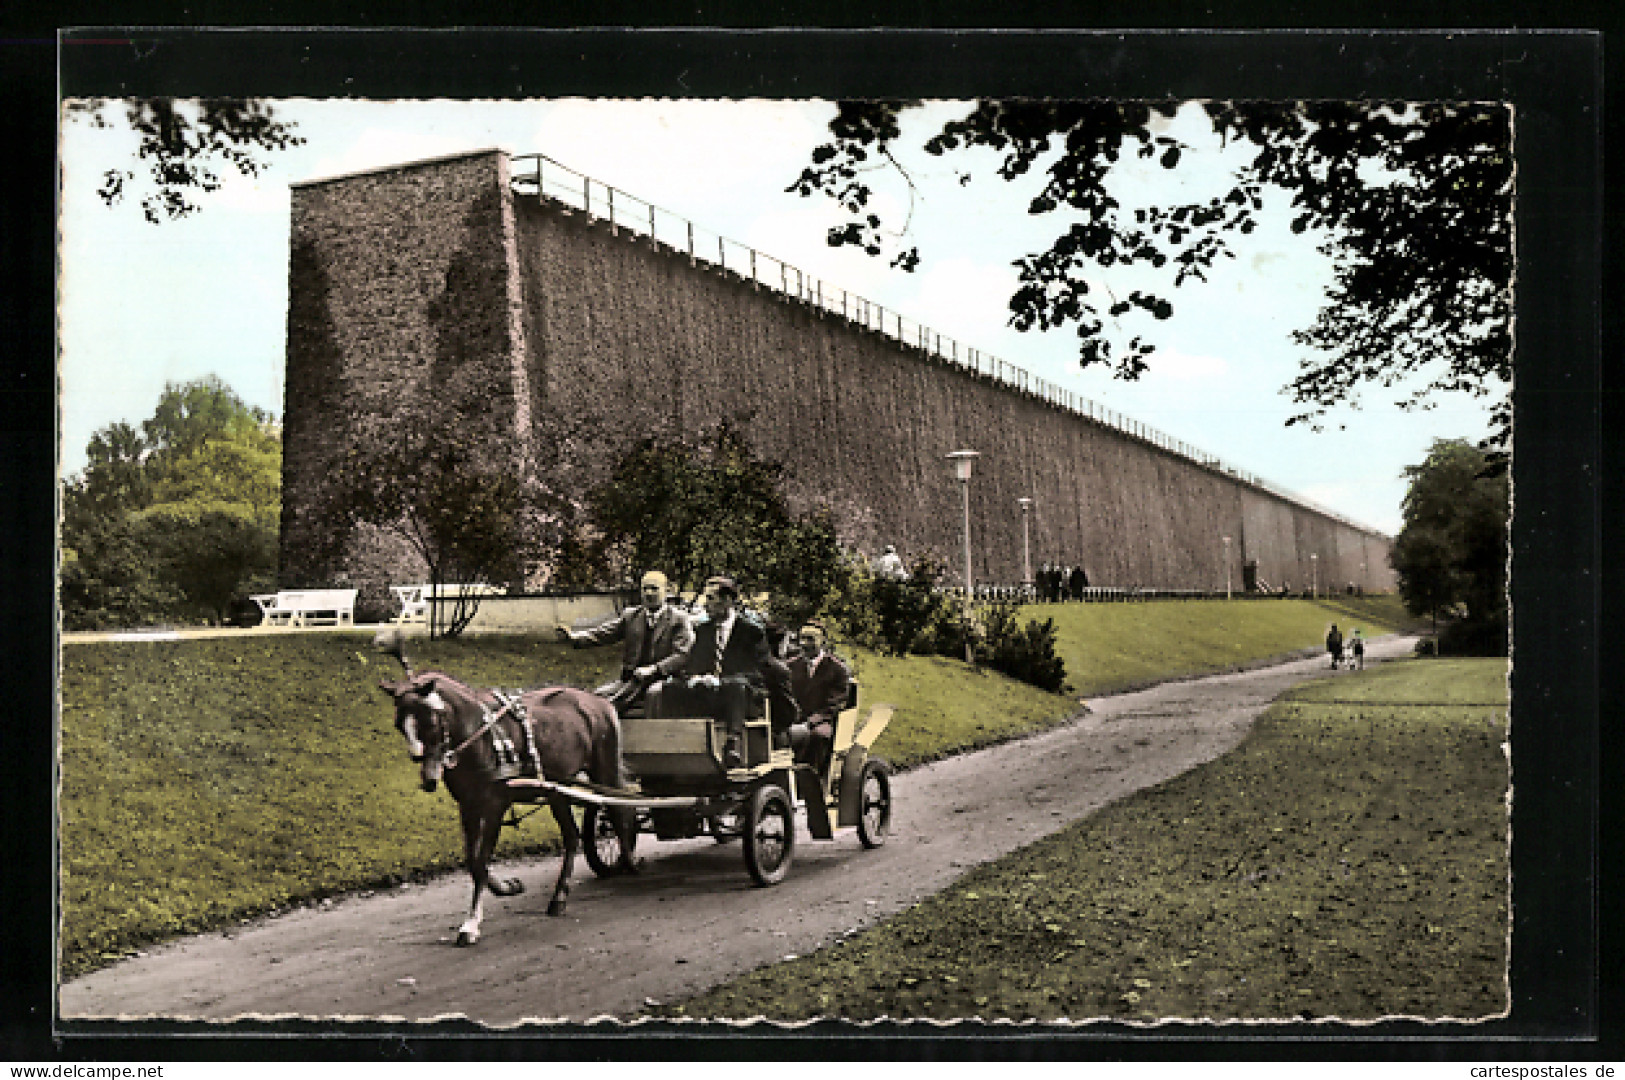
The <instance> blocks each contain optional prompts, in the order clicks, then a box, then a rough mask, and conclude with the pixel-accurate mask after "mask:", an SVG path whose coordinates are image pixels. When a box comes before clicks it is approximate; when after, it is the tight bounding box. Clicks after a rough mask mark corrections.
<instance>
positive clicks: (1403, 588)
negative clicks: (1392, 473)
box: [1390, 439, 1509, 655]
mask: <svg viewBox="0 0 1625 1080" xmlns="http://www.w3.org/2000/svg"><path fill="white" fill-rule="evenodd" d="M1405 472H1406V474H1407V475H1408V476H1409V477H1410V478H1411V486H1410V490H1409V491H1407V492H1406V494H1405V502H1404V504H1403V507H1402V509H1403V512H1404V518H1405V525H1404V528H1402V529H1401V530H1400V532H1399V535H1398V536H1397V537H1395V539H1394V547H1393V552H1392V554H1391V555H1390V561H1391V562H1392V564H1393V567H1394V570H1395V572H1396V573H1397V574H1398V576H1399V594H1400V596H1401V597H1402V598H1403V599H1404V601H1405V606H1406V608H1407V609H1408V610H1409V611H1410V612H1411V614H1413V615H1418V616H1430V617H1431V618H1432V619H1433V621H1434V623H1435V625H1437V624H1438V622H1439V620H1440V618H1441V616H1442V617H1444V619H1445V620H1446V623H1447V625H1446V626H1445V629H1444V631H1442V632H1441V633H1440V635H1439V651H1440V652H1441V653H1453V654H1455V655H1502V654H1504V653H1505V652H1506V647H1507V599H1506V560H1507V514H1508V512H1509V497H1508V480H1507V476H1506V473H1505V472H1504V471H1502V470H1499V469H1497V468H1495V463H1494V461H1493V459H1492V458H1491V456H1490V455H1489V454H1487V453H1485V452H1484V451H1482V450H1480V449H1478V448H1476V447H1473V446H1471V445H1469V444H1468V443H1466V442H1464V441H1462V440H1459V439H1454V440H1450V439H1438V440H1435V442H1434V444H1433V447H1432V449H1431V450H1430V451H1429V452H1428V456H1427V460H1426V461H1424V462H1422V463H1421V464H1420V465H1413V466H1411V467H1410V468H1408V469H1406V470H1405Z"/></svg>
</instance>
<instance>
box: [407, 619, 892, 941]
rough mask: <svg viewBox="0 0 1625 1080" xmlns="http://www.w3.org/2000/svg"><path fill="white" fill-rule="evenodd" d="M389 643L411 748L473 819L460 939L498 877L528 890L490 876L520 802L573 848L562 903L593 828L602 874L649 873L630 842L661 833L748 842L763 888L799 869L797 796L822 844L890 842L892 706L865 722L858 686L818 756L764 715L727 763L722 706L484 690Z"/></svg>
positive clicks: (555, 909) (560, 907) (470, 936)
mask: <svg viewBox="0 0 1625 1080" xmlns="http://www.w3.org/2000/svg"><path fill="white" fill-rule="evenodd" d="M379 645H380V646H381V647H382V648H384V649H385V651H388V652H390V653H392V654H393V655H395V656H396V657H397V658H398V659H399V660H400V662H401V665H402V667H403V668H405V671H406V678H405V679H404V680H403V681H400V682H385V683H382V684H381V689H383V691H384V692H385V693H386V694H388V695H389V696H390V697H391V698H392V699H393V701H394V703H395V723H396V726H397V728H399V729H400V732H401V734H402V735H403V736H404V737H405V738H406V742H407V746H408V750H409V753H410V754H411V756H412V759H413V760H414V761H418V762H420V763H421V781H422V786H423V789H424V790H425V791H433V790H434V789H435V787H436V786H438V784H439V783H440V782H441V780H444V781H445V784H446V787H447V789H448V790H449V791H450V792H451V794H452V796H453V798H455V799H456V801H457V806H458V810H459V813H460V816H461V819H462V827H463V840H464V846H465V849H466V854H467V861H468V870H469V874H470V875H471V876H472V877H473V879H474V896H473V903H472V905H471V907H470V910H469V914H468V918H467V919H466V920H465V921H464V923H463V925H462V927H461V928H460V929H459V931H458V935H457V942H458V944H460V945H471V944H473V943H474V942H475V941H477V940H478V939H479V934H480V921H481V918H482V916H483V907H482V900H483V896H484V892H485V890H486V889H487V888H488V889H490V891H491V892H493V893H495V894H497V895H499V896H510V895H513V894H515V893H518V892H521V891H522V890H523V885H522V884H521V883H520V882H519V881H518V880H517V879H494V878H492V877H491V876H490V860H491V856H492V854H493V853H494V852H495V850H496V842H497V837H498V835H499V834H500V833H501V831H502V827H503V825H504V824H505V823H511V822H512V821H513V817H512V811H513V808H514V806H515V804H526V803H529V804H537V803H546V804H548V805H549V806H550V807H551V809H552V811H553V816H554V818H555V819H556V820H557V821H558V824H559V835H560V838H561V839H562V841H563V847H564V851H563V858H562V859H561V863H560V866H559V877H558V881H557V883H556V884H555V886H554V891H553V899H552V902H551V903H550V904H549V905H548V913H549V914H551V915H561V914H563V913H564V907H565V903H566V901H567V900H568V898H569V892H570V874H571V870H572V867H573V864H574V861H575V852H576V849H577V847H579V846H581V841H582V836H583V835H585V838H586V844H585V854H586V857H587V862H588V865H590V866H591V867H592V868H593V871H594V872H595V873H597V874H598V875H599V876H601V877H606V876H610V875H613V874H618V873H630V872H633V871H635V870H636V868H637V863H636V862H635V860H634V859H633V850H634V848H635V847H636V844H637V837H638V834H639V833H642V832H647V833H652V834H653V835H654V836H656V837H657V838H659V839H662V840H671V839H680V838H691V837H697V836H702V835H710V836H712V837H714V838H715V839H716V840H717V841H718V842H722V843H726V842H728V841H731V840H736V839H737V840H741V841H742V842H743V843H742V847H743V849H744V856H745V866H746V869H747V870H748V871H749V873H750V875H751V877H752V878H753V879H754V880H755V881H756V882H757V883H758V884H760V885H773V884H776V883H777V882H779V881H781V880H782V879H783V878H784V876H785V874H786V872H787V871H788V870H789V868H790V862H791V859H792V857H793V856H794V853H795V846H796V818H797V810H798V806H801V807H804V808H805V814H806V820H807V833H808V835H810V836H811V837H812V838H813V839H815V840H830V839H833V838H834V837H835V835H836V830H837V829H838V828H846V827H852V828H855V830H856V832H857V836H858V840H859V841H860V842H861V843H862V844H863V846H864V847H867V848H874V847H879V846H880V845H881V844H883V843H884V842H885V840H886V834H887V832H888V831H889V829H890V826H891V775H890V771H889V769H888V767H887V765H886V763H885V761H883V760H882V759H880V758H875V757H871V756H870V755H869V749H870V747H872V746H873V745H874V742H875V739H876V738H878V737H879V735H880V733H881V732H882V731H884V730H885V728H886V725H887V723H889V722H890V720H891V715H892V707H891V706H889V705H876V706H873V707H872V708H871V709H870V710H869V712H868V714H867V715H865V716H862V717H861V718H860V716H859V710H858V688H857V684H856V682H854V683H853V684H852V687H851V689H850V690H849V692H848V696H847V707H846V708H845V709H844V710H842V711H841V713H840V714H839V716H838V718H837V721H836V725H835V731H834V737H833V740H832V742H831V746H830V751H829V753H828V754H827V755H826V760H825V761H824V762H822V763H821V765H820V766H813V765H809V764H805V763H800V762H798V761H797V760H796V755H795V753H794V752H793V751H792V750H790V749H788V748H785V747H781V746H778V745H775V740H774V739H773V737H772V732H773V729H772V723H771V720H770V718H769V717H763V718H762V719H759V720H750V721H747V722H746V730H745V739H744V745H743V748H742V749H743V761H742V763H741V764H740V765H739V766H738V767H733V768H729V767H727V766H725V765H724V763H723V762H724V757H723V753H722V748H723V745H724V743H725V731H724V728H723V725H722V724H721V723H719V722H718V721H716V720H713V719H711V718H709V717H628V718H625V719H621V718H620V717H618V716H617V715H616V712H615V709H614V706H612V705H611V704H610V703H609V702H608V701H606V700H605V699H603V698H600V697H596V696H595V695H593V694H590V693H588V692H587V691H584V690H577V689H574V688H571V687H550V688H547V689H543V690H531V691H525V692H519V691H514V692H512V693H505V692H503V691H500V690H479V689H474V688H471V687H469V686H466V685H464V684H463V683H461V682H459V681H458V680H456V679H454V678H452V677H451V676H449V675H446V674H444V673H443V672H438V671H427V672H414V671H413V670H412V666H411V664H410V662H409V661H408V660H407V658H406V653H405V647H404V639H403V638H402V637H401V635H400V633H399V631H398V630H397V631H392V632H390V633H387V634H385V635H381V636H380V639H379ZM629 773H630V775H628V774H629ZM577 807H579V808H581V822H580V824H579V825H578V824H577V822H576V819H575V810H576V808H577Z"/></svg>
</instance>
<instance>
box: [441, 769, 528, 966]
mask: <svg viewBox="0 0 1625 1080" xmlns="http://www.w3.org/2000/svg"><path fill="white" fill-rule="evenodd" d="M461 810H462V818H463V852H464V855H465V857H466V858H467V860H468V874H469V877H471V878H473V879H474V895H473V897H472V898H471V899H470V901H469V906H468V918H466V919H464V920H463V925H462V926H460V927H458V928H457V944H458V945H473V944H474V943H475V942H477V941H479V940H480V923H481V922H482V921H483V920H484V918H485V890H486V889H490V890H491V891H492V892H493V893H496V894H497V895H498V896H512V895H513V894H514V893H517V892H519V891H521V890H522V889H523V888H524V886H523V884H522V883H520V882H519V880H518V879H516V878H509V879H501V880H498V879H493V878H492V877H491V857H492V855H493V854H494V853H495V852H496V847H497V837H498V836H499V835H501V833H502V810H503V807H502V805H501V803H500V802H495V801H489V802H488V801H484V800H482V801H481V802H480V803H478V804H471V805H467V806H463V807H461Z"/></svg>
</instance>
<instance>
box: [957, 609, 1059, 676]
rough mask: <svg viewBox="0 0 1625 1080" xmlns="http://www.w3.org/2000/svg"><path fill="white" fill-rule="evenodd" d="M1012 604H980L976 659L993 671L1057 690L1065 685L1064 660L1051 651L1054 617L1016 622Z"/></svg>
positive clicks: (1015, 612)
mask: <svg viewBox="0 0 1625 1080" xmlns="http://www.w3.org/2000/svg"><path fill="white" fill-rule="evenodd" d="M1019 610H1020V608H1019V606H1018V605H1016V604H1008V603H998V604H989V605H987V606H986V607H984V608H982V626H983V629H984V633H985V640H984V643H983V645H982V648H981V650H980V651H979V653H978V657H977V659H978V660H979V661H981V662H983V663H986V664H987V665H988V666H989V667H991V668H992V669H993V670H994V671H998V672H1002V673H1003V674H1005V675H1008V676H1010V677H1011V678H1012V679H1020V680H1021V681H1022V682H1024V683H1031V684H1032V685H1033V686H1037V687H1039V688H1041V689H1044V690H1048V691H1050V692H1051V693H1053V694H1058V693H1060V692H1061V691H1063V690H1064V689H1066V662H1065V661H1064V660H1062V659H1061V657H1060V656H1058V655H1056V652H1055V620H1054V619H1045V620H1044V621H1043V622H1039V621H1038V620H1037V619H1029V620H1027V624H1026V625H1025V626H1021V625H1019V624H1018V619H1017V612H1018V611H1019Z"/></svg>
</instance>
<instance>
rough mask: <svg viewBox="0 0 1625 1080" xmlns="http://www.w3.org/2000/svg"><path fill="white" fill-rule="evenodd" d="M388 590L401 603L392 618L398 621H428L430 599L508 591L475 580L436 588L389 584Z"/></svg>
mask: <svg viewBox="0 0 1625 1080" xmlns="http://www.w3.org/2000/svg"><path fill="white" fill-rule="evenodd" d="M389 591H390V592H392V593H394V594H395V600H396V602H397V603H399V604H400V605H401V610H400V612H399V613H398V614H397V615H396V616H395V619H394V621H395V622H398V623H420V622H428V621H429V601H430V600H431V599H438V600H455V599H457V598H458V597H459V596H506V595H507V593H508V590H507V589H506V588H505V587H504V586H501V585H486V584H481V583H477V582H476V583H470V584H467V585H441V586H440V587H439V588H438V589H437V588H435V587H434V586H433V585H391V586H390V587H389Z"/></svg>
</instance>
